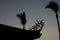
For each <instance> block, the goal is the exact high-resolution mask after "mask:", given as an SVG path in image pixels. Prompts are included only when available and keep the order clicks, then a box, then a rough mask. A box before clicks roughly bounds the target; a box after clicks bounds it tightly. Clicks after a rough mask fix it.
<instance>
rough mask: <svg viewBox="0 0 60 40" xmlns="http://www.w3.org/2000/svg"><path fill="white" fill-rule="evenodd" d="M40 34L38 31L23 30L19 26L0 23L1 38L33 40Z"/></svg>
mask: <svg viewBox="0 0 60 40" xmlns="http://www.w3.org/2000/svg"><path fill="white" fill-rule="evenodd" d="M41 35H42V34H41V33H40V32H38V31H31V30H23V29H20V28H15V27H12V26H8V25H4V24H0V38H3V39H11V40H12V39H13V40H14V39H16V40H20V39H22V40H23V39H25V40H33V39H36V38H39V37H40V36H41ZM3 39H2V40H3Z"/></svg>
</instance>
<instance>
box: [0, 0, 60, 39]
mask: <svg viewBox="0 0 60 40" xmlns="http://www.w3.org/2000/svg"><path fill="white" fill-rule="evenodd" d="M50 1H54V2H57V3H58V5H59V7H60V0H0V24H5V25H10V26H13V27H17V28H23V27H22V25H21V23H20V20H19V18H18V17H16V15H17V14H18V13H21V12H23V11H25V13H26V19H27V23H26V26H25V28H26V29H29V28H30V27H32V26H33V25H34V24H35V22H36V20H42V19H43V20H44V27H43V29H42V31H41V33H42V36H41V37H40V38H38V39H36V40H59V33H58V27H57V20H56V17H55V13H54V11H53V10H51V9H49V8H47V9H46V8H45V6H46V5H48V4H49V2H50ZM59 13H60V12H58V15H59V20H60V14H59Z"/></svg>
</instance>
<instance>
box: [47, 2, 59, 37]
mask: <svg viewBox="0 0 60 40" xmlns="http://www.w3.org/2000/svg"><path fill="white" fill-rule="evenodd" d="M46 8H50V9H52V10H53V11H54V12H55V14H56V19H57V24H58V30H59V29H60V27H59V19H58V18H59V17H58V14H57V12H58V10H59V7H58V4H57V3H56V2H53V1H51V2H50V3H49V4H48V5H47V6H46ZM59 35H60V34H59ZM59 37H60V36H59Z"/></svg>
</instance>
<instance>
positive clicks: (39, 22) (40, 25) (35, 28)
mask: <svg viewBox="0 0 60 40" xmlns="http://www.w3.org/2000/svg"><path fill="white" fill-rule="evenodd" d="M43 27H44V22H43V20H37V22H35V25H34V26H32V28H29V29H30V30H33V31H39V32H40V31H41V30H42V28H43Z"/></svg>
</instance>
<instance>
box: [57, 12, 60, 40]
mask: <svg viewBox="0 0 60 40" xmlns="http://www.w3.org/2000/svg"><path fill="white" fill-rule="evenodd" d="M58 18H59V17H58V14H57V12H56V19H57V24H58V31H59V19H58ZM59 40H60V32H59Z"/></svg>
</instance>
